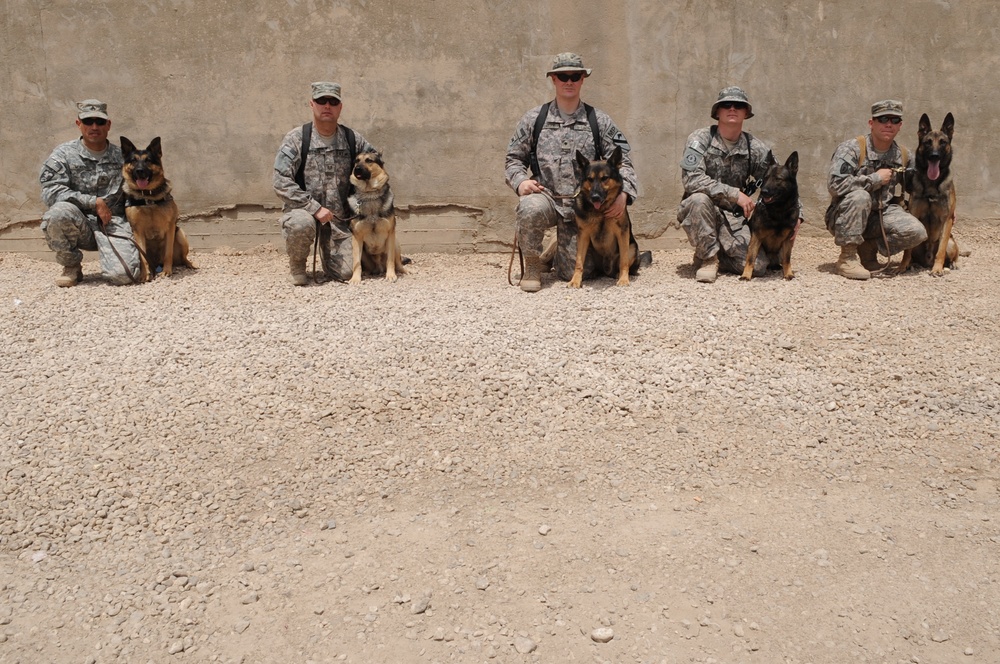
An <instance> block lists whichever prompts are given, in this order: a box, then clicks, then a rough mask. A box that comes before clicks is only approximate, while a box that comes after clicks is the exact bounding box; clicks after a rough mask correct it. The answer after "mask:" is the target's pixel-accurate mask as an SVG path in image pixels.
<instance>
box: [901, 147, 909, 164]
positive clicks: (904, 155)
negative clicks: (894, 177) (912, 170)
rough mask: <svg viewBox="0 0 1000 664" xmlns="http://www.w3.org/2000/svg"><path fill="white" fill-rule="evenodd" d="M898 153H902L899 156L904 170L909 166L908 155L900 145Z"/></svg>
mask: <svg viewBox="0 0 1000 664" xmlns="http://www.w3.org/2000/svg"><path fill="white" fill-rule="evenodd" d="M899 151H900V152H901V153H902V155H901V156H902V158H903V168H906V167H908V166H909V165H910V153H909V152H907V151H906V148H904V147H903V146H902V145H900V146H899Z"/></svg>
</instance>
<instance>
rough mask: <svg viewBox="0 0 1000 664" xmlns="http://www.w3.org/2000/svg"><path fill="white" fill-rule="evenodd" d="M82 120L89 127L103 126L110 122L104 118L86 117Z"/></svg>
mask: <svg viewBox="0 0 1000 664" xmlns="http://www.w3.org/2000/svg"><path fill="white" fill-rule="evenodd" d="M80 122H82V123H83V124H85V125H87V126H88V127H89V126H91V125H97V126H98V127H103V126H104V125H106V124H108V121H107V120H105V119H104V118H84V119H82V120H80Z"/></svg>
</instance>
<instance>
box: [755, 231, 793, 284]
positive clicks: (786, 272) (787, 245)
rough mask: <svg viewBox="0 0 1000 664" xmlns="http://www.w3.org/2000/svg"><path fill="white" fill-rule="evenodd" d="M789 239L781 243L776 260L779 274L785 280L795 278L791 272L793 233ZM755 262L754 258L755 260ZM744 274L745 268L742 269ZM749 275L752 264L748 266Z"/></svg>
mask: <svg viewBox="0 0 1000 664" xmlns="http://www.w3.org/2000/svg"><path fill="white" fill-rule="evenodd" d="M790 235H791V237H789V238H788V239H787V240H785V241H784V242H782V243H781V249H780V250H779V254H778V258H779V260H780V261H781V274H782V276H783V277H785V279H791V278H793V277H794V276H795V273H794V272H792V244H793V243H794V241H795V235H794V232H792V233H790ZM755 260H756V258H755ZM743 271H744V272H746V268H745V267H744V268H743ZM750 274H753V263H751V264H750Z"/></svg>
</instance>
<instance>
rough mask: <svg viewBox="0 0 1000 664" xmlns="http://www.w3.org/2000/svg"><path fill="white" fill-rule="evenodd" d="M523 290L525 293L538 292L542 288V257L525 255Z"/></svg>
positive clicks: (522, 276)
mask: <svg viewBox="0 0 1000 664" xmlns="http://www.w3.org/2000/svg"><path fill="white" fill-rule="evenodd" d="M521 290H523V291H524V292H525V293H537V292H538V291H540V290H542V259H541V257H539V256H525V257H524V274H522V275H521Z"/></svg>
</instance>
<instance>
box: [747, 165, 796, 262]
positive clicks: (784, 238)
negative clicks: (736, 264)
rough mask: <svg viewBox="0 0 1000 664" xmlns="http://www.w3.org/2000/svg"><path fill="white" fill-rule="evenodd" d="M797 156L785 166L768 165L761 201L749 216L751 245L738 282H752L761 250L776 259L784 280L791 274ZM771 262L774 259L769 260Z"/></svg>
mask: <svg viewBox="0 0 1000 664" xmlns="http://www.w3.org/2000/svg"><path fill="white" fill-rule="evenodd" d="M798 172H799V153H798V152H793V153H792V154H790V155H788V159H786V160H785V164H784V166H782V165H780V164H771V166H770V167H769V168H768V170H767V175H765V176H764V182H763V184H762V185H761V188H760V198H759V199H758V201H757V206H756V207H755V208H754V211H753V214H752V215H750V246H749V247H747V260H746V263H745V264H744V266H743V274H742V275H740V279H745V280H746V281H750V280H751V279H753V266H754V262H755V261H756V260H757V254H758V253H759V252H760V250H761V249H762V248H763V249H764V251H766V252H767V255H768V256H769V257H770V256H775V257H777V259H778V261H779V262H780V263H781V272H782V274H783V275H784V277H785V279H791V278H792V277H793V276H795V275H794V274H793V273H792V245H793V244H794V243H795V230H796V229H797V228H798V225H799V185H798V180H797V175H798ZM772 260H773V259H772Z"/></svg>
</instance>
